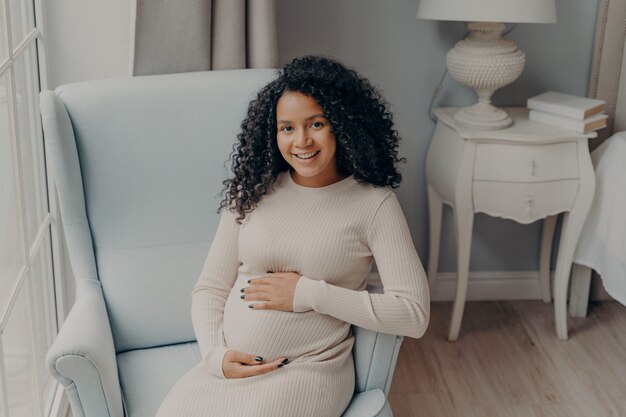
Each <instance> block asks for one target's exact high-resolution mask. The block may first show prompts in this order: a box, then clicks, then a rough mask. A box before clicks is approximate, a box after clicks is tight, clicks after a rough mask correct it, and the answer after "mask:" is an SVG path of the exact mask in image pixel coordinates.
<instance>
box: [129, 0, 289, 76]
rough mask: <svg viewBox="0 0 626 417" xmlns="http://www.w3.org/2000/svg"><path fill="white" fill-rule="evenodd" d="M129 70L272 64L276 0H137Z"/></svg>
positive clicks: (150, 71)
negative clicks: (132, 61)
mask: <svg viewBox="0 0 626 417" xmlns="http://www.w3.org/2000/svg"><path fill="white" fill-rule="evenodd" d="M133 59H134V63H133V75H151V74H169V73H176V72H188V71H202V70H221V69H236V68H275V67H276V65H277V47H276V6H275V0H185V1H176V0H137V11H136V21H135V53H134V57H133Z"/></svg>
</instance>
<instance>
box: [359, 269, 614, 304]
mask: <svg viewBox="0 0 626 417" xmlns="http://www.w3.org/2000/svg"><path fill="white" fill-rule="evenodd" d="M550 280H551V281H552V280H554V272H552V273H550ZM598 281H599V280H598ZM368 282H370V283H372V284H374V285H379V286H380V285H381V282H380V276H379V274H378V272H372V273H370V274H369V276H368ZM430 293H431V301H454V296H455V294H456V272H440V273H439V274H437V278H436V279H435V286H434V288H432V289H431V292H430ZM592 294H593V293H592ZM594 295H595V294H594ZM592 298H593V299H606V297H602V295H601V296H600V297H598V296H597V295H596V296H594V297H592ZM495 300H541V287H540V283H539V271H474V272H470V274H469V283H468V285H467V301H495Z"/></svg>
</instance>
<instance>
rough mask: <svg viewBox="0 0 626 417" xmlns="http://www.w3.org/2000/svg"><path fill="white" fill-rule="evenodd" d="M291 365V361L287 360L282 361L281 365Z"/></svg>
mask: <svg viewBox="0 0 626 417" xmlns="http://www.w3.org/2000/svg"><path fill="white" fill-rule="evenodd" d="M288 363H289V359H285V360H284V361H282V363H281V365H287V364H288Z"/></svg>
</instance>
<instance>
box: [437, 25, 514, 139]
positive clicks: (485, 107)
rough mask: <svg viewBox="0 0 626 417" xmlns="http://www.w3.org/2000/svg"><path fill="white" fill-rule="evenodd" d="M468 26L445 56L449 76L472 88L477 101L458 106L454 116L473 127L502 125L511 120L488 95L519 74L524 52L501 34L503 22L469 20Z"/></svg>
mask: <svg viewBox="0 0 626 417" xmlns="http://www.w3.org/2000/svg"><path fill="white" fill-rule="evenodd" d="M468 29H469V30H470V32H469V35H468V37H467V38H466V39H463V40H461V41H459V42H457V44H456V45H455V46H454V48H452V49H451V50H450V51H449V52H448V55H447V59H446V60H447V63H448V70H449V71H450V76H452V78H454V79H455V80H456V81H458V82H460V83H461V84H464V85H466V86H468V87H470V88H472V89H473V90H474V91H476V94H477V95H478V102H477V103H476V104H474V105H473V106H470V107H465V108H463V109H462V110H460V111H459V112H458V113H457V114H456V115H455V116H454V119H455V120H456V121H457V123H459V124H460V125H463V126H467V127H470V128H473V129H486V130H497V129H504V128H506V127H508V126H510V125H511V124H512V123H513V121H512V119H511V118H510V117H509V116H508V115H507V114H506V112H505V111H504V110H501V109H498V108H497V107H494V106H493V105H492V104H491V95H492V94H493V92H494V91H496V90H497V89H499V88H501V87H504V86H505V85H508V84H510V83H512V82H513V81H514V80H516V79H517V78H518V77H519V76H520V74H521V73H522V70H523V69H524V64H525V62H526V55H525V54H524V52H522V51H521V50H520V49H519V48H518V47H517V45H516V44H515V42H513V41H511V40H508V39H504V38H503V37H502V33H503V31H504V29H505V26H504V24H503V23H494V22H470V23H469V24H468Z"/></svg>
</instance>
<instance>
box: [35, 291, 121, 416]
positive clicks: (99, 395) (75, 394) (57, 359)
mask: <svg viewBox="0 0 626 417" xmlns="http://www.w3.org/2000/svg"><path fill="white" fill-rule="evenodd" d="M77 285H78V288H77V291H76V303H75V304H74V307H73V308H72V310H71V311H70V313H69V315H68V316H67V318H66V319H65V322H64V323H63V326H62V328H61V331H60V332H59V335H58V336H57V338H56V340H55V341H54V343H53V344H52V346H51V347H50V349H49V350H48V354H47V356H46V364H47V366H48V370H49V371H50V373H51V374H52V376H53V377H54V378H55V379H56V380H58V381H59V382H60V383H61V384H62V385H63V386H64V387H65V390H66V393H67V394H68V397H69V400H70V405H71V406H72V412H73V414H74V417H123V415H124V412H123V407H122V394H121V390H120V383H119V377H118V373H117V360H116V355H115V345H114V343H113V336H112V334H111V327H110V324H109V319H108V316H107V311H106V306H105V304H104V298H103V295H102V289H101V286H100V282H99V281H97V280H77Z"/></svg>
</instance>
